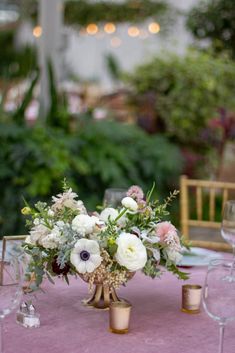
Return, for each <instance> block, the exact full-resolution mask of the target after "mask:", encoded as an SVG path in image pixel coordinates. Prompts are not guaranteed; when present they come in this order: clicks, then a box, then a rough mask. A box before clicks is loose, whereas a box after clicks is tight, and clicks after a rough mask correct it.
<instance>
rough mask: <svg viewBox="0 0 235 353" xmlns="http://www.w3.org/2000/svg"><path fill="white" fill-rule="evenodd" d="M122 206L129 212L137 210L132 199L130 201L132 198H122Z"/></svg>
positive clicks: (135, 203) (136, 205)
mask: <svg viewBox="0 0 235 353" xmlns="http://www.w3.org/2000/svg"><path fill="white" fill-rule="evenodd" d="M122 206H123V207H126V208H127V209H128V210H130V211H134V212H135V211H137V210H138V204H137V202H136V201H135V200H134V199H132V197H128V196H127V197H124V199H122Z"/></svg>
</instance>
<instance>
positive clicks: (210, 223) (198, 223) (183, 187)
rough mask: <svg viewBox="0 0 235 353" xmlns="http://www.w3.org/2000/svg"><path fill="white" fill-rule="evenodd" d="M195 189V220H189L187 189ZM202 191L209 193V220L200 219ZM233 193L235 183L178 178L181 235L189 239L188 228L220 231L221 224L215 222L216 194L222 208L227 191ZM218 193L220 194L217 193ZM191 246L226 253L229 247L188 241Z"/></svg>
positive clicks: (206, 242)
mask: <svg viewBox="0 0 235 353" xmlns="http://www.w3.org/2000/svg"><path fill="white" fill-rule="evenodd" d="M191 187H195V189H196V214H197V219H190V206H189V188H191ZM203 189H207V190H208V191H209V220H203V219H202V216H203V215H202V213H203V199H202V195H203V192H202V191H203ZM231 190H234V191H235V183H229V182H222V181H209V180H196V179H188V177H187V176H185V175H182V176H181V178H180V211H181V232H182V235H183V236H184V237H185V238H186V239H187V240H190V239H189V227H202V228H211V229H220V227H221V222H217V221H216V220H215V196H216V194H217V193H219V194H221V195H222V207H224V204H225V202H226V201H227V200H228V197H229V191H231ZM219 191H220V192H219ZM190 243H191V244H192V245H193V246H199V247H204V248H208V249H213V250H221V251H228V250H231V246H230V245H229V244H226V243H222V242H221V243H220V242H215V241H214V242H213V241H204V240H190Z"/></svg>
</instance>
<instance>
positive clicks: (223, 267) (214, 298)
mask: <svg viewBox="0 0 235 353" xmlns="http://www.w3.org/2000/svg"><path fill="white" fill-rule="evenodd" d="M228 264H229V260H225V259H214V260H211V262H210V264H209V266H208V271H207V275H206V279H205V284H204V287H203V295H202V302H203V307H204V309H205V311H206V313H207V314H208V315H209V317H211V318H212V319H213V320H215V321H217V322H218V323H219V327H220V339H219V350H218V352H219V353H223V341H224V330H225V326H226V324H227V323H228V322H229V321H232V320H235V282H234V281H230V280H229V279H228V275H229V272H230V266H229V265H228Z"/></svg>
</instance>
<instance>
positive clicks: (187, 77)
mask: <svg viewBox="0 0 235 353" xmlns="http://www.w3.org/2000/svg"><path fill="white" fill-rule="evenodd" d="M126 80H127V82H128V83H129V84H130V85H131V87H132V88H133V91H134V93H135V94H136V96H137V97H138V96H140V95H143V94H146V93H147V92H152V93H154V95H155V98H156V99H155V102H156V103H155V112H156V119H162V120H163V121H164V124H165V127H166V131H167V132H168V134H170V135H171V136H172V137H174V138H175V139H176V140H177V141H178V142H180V143H182V144H184V143H188V142H190V144H192V143H196V144H197V142H198V139H199V136H200V133H201V131H202V129H204V128H205V127H206V126H207V122H208V120H210V119H211V118H212V117H214V116H215V115H216V113H217V110H218V108H220V107H224V108H227V109H230V110H233V109H235V101H234V92H235V65H234V63H233V62H232V61H229V60H228V59H222V58H215V57H212V56H210V55H208V54H203V53H200V52H192V53H190V54H188V55H186V56H185V57H178V56H176V55H171V54H165V55H164V56H162V57H160V58H159V57H157V58H154V59H153V60H151V61H150V62H149V63H146V64H143V65H141V66H139V67H138V68H137V69H136V70H135V71H134V72H133V73H132V74H130V75H127V76H126Z"/></svg>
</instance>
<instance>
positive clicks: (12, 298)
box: [0, 255, 23, 353]
mask: <svg viewBox="0 0 235 353" xmlns="http://www.w3.org/2000/svg"><path fill="white" fill-rule="evenodd" d="M0 265H1V268H0V270H1V279H2V285H1V286H0V353H3V352H4V345H3V320H4V318H5V316H6V315H8V314H10V313H11V312H12V311H13V310H14V309H16V308H17V306H18V305H19V303H20V299H21V296H22V277H23V275H22V267H21V262H20V260H19V258H18V257H16V256H14V255H8V258H7V261H2V260H1V263H0Z"/></svg>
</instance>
